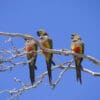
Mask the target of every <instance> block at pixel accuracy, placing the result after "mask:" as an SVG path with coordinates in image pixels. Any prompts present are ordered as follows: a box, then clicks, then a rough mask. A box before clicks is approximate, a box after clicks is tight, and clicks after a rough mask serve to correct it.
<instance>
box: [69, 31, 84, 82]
mask: <svg viewBox="0 0 100 100" xmlns="http://www.w3.org/2000/svg"><path fill="white" fill-rule="evenodd" d="M71 40H72V43H71V50H72V51H74V52H75V53H79V54H84V42H83V41H82V39H81V37H80V35H79V34H77V33H73V34H72V35H71ZM73 58H74V61H75V66H76V76H77V81H80V84H82V79H81V70H82V65H81V63H82V61H83V58H81V57H77V56H74V57H73Z"/></svg>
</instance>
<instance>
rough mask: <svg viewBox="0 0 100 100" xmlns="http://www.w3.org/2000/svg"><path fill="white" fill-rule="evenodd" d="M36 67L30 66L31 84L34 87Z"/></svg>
mask: <svg viewBox="0 0 100 100" xmlns="http://www.w3.org/2000/svg"><path fill="white" fill-rule="evenodd" d="M34 68H35V66H33V65H31V64H29V73H30V80H31V84H32V85H33V83H34V81H35V71H34Z"/></svg>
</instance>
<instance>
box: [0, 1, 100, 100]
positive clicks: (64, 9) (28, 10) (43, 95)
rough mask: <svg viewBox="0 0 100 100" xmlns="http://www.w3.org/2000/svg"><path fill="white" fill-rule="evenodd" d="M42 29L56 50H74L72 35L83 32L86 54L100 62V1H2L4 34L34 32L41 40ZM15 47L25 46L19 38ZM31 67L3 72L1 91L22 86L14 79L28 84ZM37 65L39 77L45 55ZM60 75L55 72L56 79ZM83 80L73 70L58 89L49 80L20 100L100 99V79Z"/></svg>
mask: <svg viewBox="0 0 100 100" xmlns="http://www.w3.org/2000/svg"><path fill="white" fill-rule="evenodd" d="M41 28H43V29H45V30H46V31H47V32H48V33H49V35H50V37H51V38H52V39H53V42H54V48H55V49H62V48H67V49H70V43H71V41H70V35H71V33H73V32H77V33H79V34H80V35H81V37H82V39H83V41H84V43H85V54H87V55H91V56H94V57H95V58H97V59H100V55H99V53H100V46H99V45H100V33H99V32H100V0H0V31H3V32H10V33H12V32H17V33H23V34H24V33H31V34H32V35H33V36H34V37H35V38H36V39H38V37H37V36H36V31H37V30H38V29H41ZM15 44H16V45H17V47H23V44H24V43H23V41H21V40H20V39H19V38H18V40H16V43H15ZM54 58H55V59H58V60H59V62H61V63H63V62H65V61H67V60H68V59H71V57H67V56H66V57H65V56H57V55H54ZM41 61H42V63H41ZM57 64H58V63H57ZM82 65H83V67H85V68H88V69H91V70H93V71H97V72H100V67H99V66H96V65H94V64H92V63H91V62H89V61H88V60H84V61H83V63H82ZM27 66H28V65H27ZM27 66H26V67H18V68H15V69H14V70H12V71H7V72H5V73H0V90H2V89H5V88H7V89H10V88H14V87H17V88H18V87H20V85H18V84H16V83H14V82H13V77H17V78H19V79H22V80H23V81H24V82H26V83H28V82H29V76H28V67H27ZM37 66H38V70H37V72H36V74H38V73H39V72H42V70H43V69H44V71H45V70H46V67H45V61H44V59H43V56H42V55H39V56H38V61H37ZM58 72H59V71H58ZM58 72H56V73H53V77H55V76H57V75H58ZM82 80H83V84H82V85H80V84H79V83H77V81H76V76H75V71H74V70H69V71H67V72H66V73H65V74H64V76H63V78H62V80H61V81H60V83H59V84H58V86H57V87H56V88H55V89H51V87H49V86H48V85H47V84H48V79H47V77H46V79H45V81H44V82H43V83H42V84H41V85H40V86H39V87H38V88H35V89H32V90H29V91H27V92H25V93H24V94H22V95H21V96H20V97H19V100H41V99H42V100H95V99H96V100H99V98H100V77H94V76H91V75H89V74H87V73H83V72H82ZM7 97H8V95H7V94H5V95H0V100H6V98H7Z"/></svg>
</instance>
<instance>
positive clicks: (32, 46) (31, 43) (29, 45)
mask: <svg viewBox="0 0 100 100" xmlns="http://www.w3.org/2000/svg"><path fill="white" fill-rule="evenodd" d="M25 40H26V44H25V50H26V52H27V58H28V60H31V62H30V63H29V73H30V80H31V84H32V85H33V83H34V82H35V71H34V70H35V69H37V67H36V65H35V64H36V59H37V54H36V51H37V48H38V46H37V44H36V42H35V40H34V39H28V38H27V39H25Z"/></svg>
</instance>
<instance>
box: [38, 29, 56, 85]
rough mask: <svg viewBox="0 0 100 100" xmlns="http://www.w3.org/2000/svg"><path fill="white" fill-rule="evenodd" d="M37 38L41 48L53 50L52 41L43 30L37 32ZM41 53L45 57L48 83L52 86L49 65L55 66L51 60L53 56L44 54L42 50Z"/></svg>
mask: <svg viewBox="0 0 100 100" xmlns="http://www.w3.org/2000/svg"><path fill="white" fill-rule="evenodd" d="M37 36H39V38H40V40H39V42H40V44H42V46H44V47H45V48H48V49H52V48H53V41H52V39H51V38H50V37H49V35H48V33H47V32H46V31H45V30H44V29H40V30H38V31H37ZM42 53H43V54H44V56H45V61H46V65H47V71H48V77H49V83H50V84H52V72H51V64H53V65H55V63H54V62H53V60H52V58H53V54H52V53H49V52H46V51H44V50H42Z"/></svg>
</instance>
